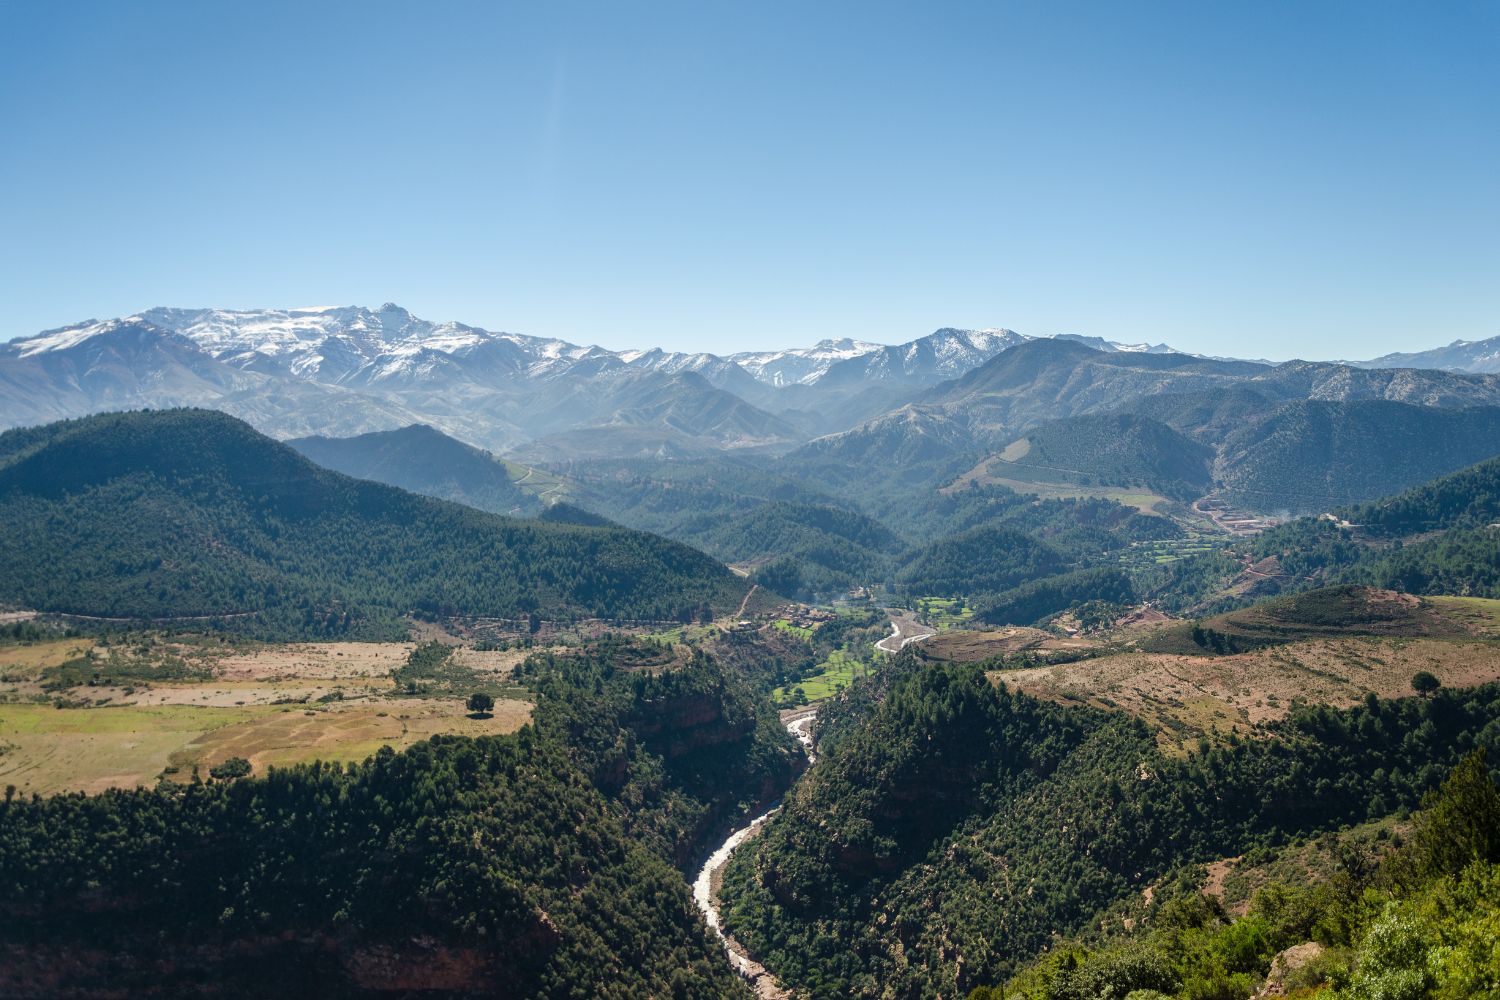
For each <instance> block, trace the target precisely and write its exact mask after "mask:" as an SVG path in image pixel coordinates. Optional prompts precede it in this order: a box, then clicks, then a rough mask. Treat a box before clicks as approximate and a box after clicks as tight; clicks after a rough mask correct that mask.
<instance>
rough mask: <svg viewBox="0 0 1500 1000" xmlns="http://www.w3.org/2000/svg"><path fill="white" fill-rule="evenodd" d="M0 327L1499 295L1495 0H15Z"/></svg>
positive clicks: (696, 325)
mask: <svg viewBox="0 0 1500 1000" xmlns="http://www.w3.org/2000/svg"><path fill="white" fill-rule="evenodd" d="M0 192H3V193H0V307H3V308H0V340H3V339H8V338H10V337H15V336H20V335H24V334H31V333H34V332H36V331H38V330H41V329H44V328H48V327H53V326H59V325H62V324H65V323H69V322H75V321H77V320H80V319H84V318H88V317H95V316H97V317H105V316H117V315H125V314H128V313H130V312H133V311H136V310H139V309H143V308H146V307H148V306H152V305H181V306H207V305H213V306H224V307H255V306H298V305H321V304H355V303H358V304H367V305H372V306H373V305H379V304H380V303H382V302H385V301H388V300H389V301H395V302H398V303H400V304H402V305H405V306H406V307H408V308H409V309H411V310H412V311H413V312H416V313H417V314H419V315H422V316H425V317H428V318H432V319H457V320H461V321H464V322H468V323H474V324H477V325H481V326H485V327H488V328H490V329H497V330H510V331H515V332H521V333H530V334H536V335H542V336H559V337H565V338H568V339H570V340H574V341H581V342H588V343H599V344H603V345H605V346H608V347H615V348H620V347H628V346H650V345H660V346H663V347H667V348H675V349H698V350H714V351H719V352H729V351H732V350H736V349H744V348H752V347H781V346H790V345H793V344H801V343H807V342H811V341H815V340H818V339H820V338H823V337H831V336H853V337H860V338H864V339H869V340H876V341H882V342H899V341H902V340H907V339H911V338H912V337H916V336H920V335H922V334H924V333H927V332H930V331H931V330H933V329H934V328H936V327H939V326H1007V327H1010V328H1012V329H1015V330H1019V331H1021V332H1023V333H1031V334H1048V333H1059V332H1074V333H1084V334H1090V335H1097V336H1103V337H1107V338H1110V339H1115V340H1124V341H1138V340H1150V341H1153V342H1154V341H1166V342H1168V343H1171V344H1173V345H1176V346H1179V347H1182V348H1184V349H1188V350H1193V351H1199V352H1204V353H1214V354H1235V355H1241V356H1246V355H1253V356H1265V357H1271V358H1277V359H1280V358H1286V357H1293V356H1297V357H1313V358H1329V357H1370V356H1373V355H1377V354H1381V353H1384V352H1386V351H1390V350H1395V349H1416V348H1425V347H1430V346H1435V345H1437V344H1441V343H1447V342H1448V341H1451V340H1453V339H1455V338H1464V339H1479V338H1484V337H1491V336H1495V335H1500V3H1495V2H1491V0H1485V2H1477V3H1467V2H1462V0H1454V2H1443V3H1420V2H1417V0H1411V2H1405V3H1383V2H1378V0H1377V2H1370V0H1360V2H1348V3H1336V2H1311V3H1309V2H1305V0H1298V2H1293V3H1274V2H1253V3H1252V2H1245V3H1218V2H1205V0H1191V2H1183V3H1174V2H1154V0H1142V2H1139V3H1134V2H1131V3H1122V2H1117V0H1108V2H1100V3H1066V2H1055V0H1038V2H1034V3H1033V2H1022V3H1016V2H1001V0H991V2H977V3H972V4H952V3H937V2H922V3H917V2H911V3H906V4H898V5H887V4H883V3H873V2H860V3H838V2H830V0H814V2H806V0H803V2H796V3H787V4H781V3H773V2H766V0H757V2H753V3H751V2H743V3H728V2H715V0H695V2H690V3H682V4H669V3H655V2H651V3H647V2H640V3H635V2H624V3H620V2H610V3H598V4H569V3H561V2H550V0H549V2H545V3H540V2H527V3H515V4H500V3H485V4H478V3H475V4H466V3H455V2H432V3H409V4H395V3H368V2H360V3H334V2H325V0H318V2H297V3H286V4H279V3H270V2H257V3H202V2H196V0H195V2H192V3H180V4H179V3H167V2H158V3H151V2H144V0H143V2H134V3H125V2H114V0H112V2H105V3H90V2H83V0H69V2H65V3H51V2H45V0H0Z"/></svg>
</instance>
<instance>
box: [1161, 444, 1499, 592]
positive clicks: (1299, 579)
mask: <svg viewBox="0 0 1500 1000" xmlns="http://www.w3.org/2000/svg"><path fill="white" fill-rule="evenodd" d="M1330 515H1331V517H1332V518H1334V519H1335V520H1330V519H1329V518H1326V517H1304V518H1298V519H1296V520H1293V521H1289V522H1288V523H1286V524H1283V525H1280V526H1278V527H1275V528H1272V529H1271V530H1269V531H1266V532H1264V533H1262V534H1260V535H1258V536H1256V537H1255V538H1252V539H1248V540H1245V541H1243V542H1239V543H1237V544H1236V545H1235V546H1234V550H1233V551H1232V552H1230V553H1227V554H1226V553H1222V552H1215V553H1208V554H1205V555H1201V556H1195V557H1192V558H1189V559H1184V560H1181V561H1180V562H1178V563H1176V564H1174V565H1172V566H1169V567H1162V568H1159V569H1155V570H1153V571H1150V572H1147V573H1144V574H1140V575H1139V576H1140V578H1139V579H1138V580H1137V586H1138V588H1139V589H1140V590H1141V591H1142V593H1143V594H1145V595H1148V596H1150V597H1152V598H1154V599H1156V600H1158V601H1160V602H1161V603H1162V604H1163V605H1164V606H1166V607H1168V608H1172V609H1175V610H1179V611H1191V612H1197V613H1202V612H1207V611H1217V610H1223V609H1224V608H1225V607H1227V606H1233V605H1236V604H1246V603H1249V602H1250V601H1252V600H1254V599H1255V598H1256V597H1260V596H1264V595H1266V594H1270V593H1277V592H1279V591H1295V590H1303V589H1308V588H1311V587H1317V586H1322V585H1326V584H1336V583H1355V584H1362V585H1365V586H1371V587H1383V588H1388V589H1392V590H1399V591H1403V592H1406V593H1411V594H1424V595H1429V594H1457V595H1467V596H1473V597H1500V528H1496V527H1494V525H1495V524H1497V523H1500V459H1492V460H1489V461H1485V462H1480V463H1479V464H1478V465H1474V466H1472V467H1470V468H1468V469H1463V470H1461V471H1459V472H1455V473H1452V474H1450V475H1447V476H1443V477H1441V478H1439V479H1436V480H1433V481H1432V482H1430V483H1426V484H1424V485H1421V486H1417V487H1413V488H1412V489H1409V490H1406V491H1404V492H1402V493H1398V494H1396V495H1395V496H1392V497H1387V498H1385V499H1382V500H1373V501H1370V502H1368V503H1363V504H1358V505H1355V506H1351V507H1342V508H1337V509H1335V510H1333V511H1331V512H1330ZM1265 560H1274V565H1271V566H1269V572H1265V571H1261V572H1259V573H1258V575H1257V577H1256V578H1255V579H1254V580H1253V581H1252V582H1253V586H1251V587H1249V588H1245V589H1243V590H1242V591H1240V592H1239V593H1238V594H1234V595H1231V594H1229V593H1228V592H1227V587H1228V585H1229V583H1230V582H1231V580H1233V579H1234V578H1235V577H1236V576H1237V575H1239V574H1241V573H1242V572H1243V571H1244V570H1245V568H1246V566H1247V565H1249V564H1255V565H1263V561H1265Z"/></svg>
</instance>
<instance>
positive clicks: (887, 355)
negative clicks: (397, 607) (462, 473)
mask: <svg viewBox="0 0 1500 1000" xmlns="http://www.w3.org/2000/svg"><path fill="white" fill-rule="evenodd" d="M131 324H136V325H150V326H153V327H156V328H158V329H160V330H163V331H166V332H168V333H174V334H177V335H179V336H182V337H185V338H187V339H188V340H190V341H192V342H193V343H194V344H196V345H198V346H199V347H200V348H202V349H203V350H204V351H205V352H206V353H207V354H209V355H210V356H211V357H213V358H215V359H216V360H218V361H221V362H224V363H226V364H229V365H232V366H233V367H236V368H240V369H242V370H247V371H259V372H271V371H275V372H280V373H284V374H288V375H294V376H296V377H298V378H303V379H306V380H308V381H312V382H318V383H323V384H329V385H364V384H376V383H380V382H384V381H390V380H398V381H420V380H422V379H424V378H429V377H432V376H434V375H435V374H437V373H438V372H440V371H441V369H442V368H443V367H444V366H445V365H446V364H447V363H449V362H450V361H452V360H464V359H468V360H478V358H476V357H475V356H476V355H484V356H485V357H484V359H483V360H484V361H485V362H486V364H487V365H489V366H492V367H496V368H498V369H499V370H500V371H503V372H504V373H505V374H506V375H515V376H524V377H526V378H541V379H546V378H552V377H556V376H557V375H560V374H562V373H564V372H568V371H571V370H573V369H575V368H579V367H582V368H585V369H588V370H589V371H590V372H597V371H599V370H601V369H608V368H616V367H620V366H623V367H624V368H628V369H633V370H636V371H655V372H662V373H665V374H677V373H680V372H697V373H699V374H703V375H705V377H708V378H710V380H714V381H717V380H724V379H727V378H729V377H730V376H728V375H727V374H726V373H727V372H728V371H729V368H730V366H734V367H737V368H739V369H741V370H742V371H744V372H745V373H746V374H748V375H749V376H750V377H751V378H753V379H755V380H756V381H758V382H762V383H764V384H766V385H769V386H772V387H782V386H790V385H816V384H817V383H818V382H820V381H822V380H823V379H824V378H825V377H826V376H827V375H828V373H829V372H830V370H834V369H838V370H839V372H840V373H841V375H842V377H845V378H848V377H850V376H852V375H853V374H854V373H855V372H859V373H860V374H861V375H863V376H865V377H874V378H877V379H878V378H902V377H908V376H917V377H920V376H922V375H926V374H928V373H934V374H938V375H942V376H952V375H956V374H962V373H963V372H965V371H968V370H969V369H970V368H973V367H974V366H975V365H977V364H982V363H983V362H984V361H987V360H988V359H989V358H991V357H994V356H995V355H996V354H998V353H999V352H1000V351H1002V350H1004V349H1005V348H1007V347H1012V346H1014V345H1015V344H1018V343H1021V342H1022V341H1024V340H1027V339H1030V338H1028V337H1026V336H1024V335H1022V334H1019V333H1015V332H1013V331H1010V330H1004V329H989V330H960V329H954V328H951V327H945V328H943V329H940V330H938V331H936V332H935V333H932V334H930V335H928V336H926V337H922V338H920V339H918V340H914V341H910V342H908V343H905V344H899V345H895V346H887V345H883V344H876V343H870V342H867V341H859V340H852V339H849V338H844V339H840V340H823V341H820V342H819V343H817V344H815V345H813V346H812V347H793V348H788V349H786V350H781V351H746V352H741V353H737V354H730V355H715V354H708V353H697V354H689V353H681V352H672V351H664V350H661V349H660V348H650V349H646V350H624V351H610V350H608V349H606V348H603V347H597V346H588V347H585V346H580V345H578V344H572V343H569V342H567V341H563V340H554V339H547V338H542V337H530V336H525V335H522V334H516V333H504V332H498V333H497V332H492V331H489V330H484V329H481V328H479V327H474V326H466V325H464V324H462V323H454V322H443V323H437V322H432V321H430V320H425V319H420V318H418V317H416V316H413V315H412V314H411V313H410V312H408V311H407V310H405V309H403V308H401V307H400V306H398V305H395V304H394V303H389V302H388V303H386V304H385V305H383V306H381V307H380V308H379V309H367V308H364V307H361V306H316V307H310V308H303V309H254V310H229V309H173V308H164V307H157V308H154V309H147V310H145V311H144V312H141V313H137V314H135V315H133V316H128V317H125V318H123V319H117V320H109V321H104V322H100V321H98V320H88V321H86V322H83V323H78V324H75V325H73V326H67V327H63V328H61V329H57V330H49V331H46V332H44V333H41V334H38V335H37V336H35V337H27V338H21V339H18V340H15V341H12V342H11V343H10V344H9V345H7V346H8V347H9V348H10V349H12V350H15V351H17V352H19V356H20V357H26V358H29V357H35V356H36V355H39V354H43V353H47V352H54V351H61V350H67V349H69V348H73V347H76V346H78V345H80V344H82V343H83V342H84V341H87V340H89V339H90V338H93V337H96V336H99V335H101V334H106V333H109V332H111V331H112V330H115V329H118V328H119V327H120V326H122V325H131ZM1064 336H1065V337H1071V338H1072V339H1078V340H1081V341H1084V342H1086V343H1088V344H1089V345H1090V346H1092V347H1095V348H1096V349H1101V350H1120V351H1137V350H1152V351H1164V350H1165V351H1169V350H1170V348H1166V347H1164V346H1158V347H1146V346H1144V345H1128V344H1114V343H1111V342H1108V341H1104V340H1102V339H1100V338H1093V337H1091V338H1083V337H1076V336H1073V335H1064ZM856 359H862V362H863V363H860V364H857V365H851V366H844V367H840V366H841V363H846V362H851V361H855V360H856Z"/></svg>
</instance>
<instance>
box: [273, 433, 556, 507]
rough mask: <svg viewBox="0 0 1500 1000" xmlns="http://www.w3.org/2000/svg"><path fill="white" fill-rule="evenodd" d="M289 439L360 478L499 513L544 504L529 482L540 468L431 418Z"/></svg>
mask: <svg viewBox="0 0 1500 1000" xmlns="http://www.w3.org/2000/svg"><path fill="white" fill-rule="evenodd" d="M287 444H289V445H291V446H292V447H293V448H295V449H297V450H298V451H300V452H301V453H302V454H304V455H306V456H307V457H308V458H310V459H312V460H313V461H314V462H316V463H318V464H319V465H321V466H323V468H325V469H332V470H333V471H335V472H342V473H343V474H344V475H346V476H353V477H354V478H355V479H373V480H374V481H375V482H377V483H385V484H386V485H387V486H395V487H398V488H400V489H403V490H408V491H410V492H412V493H420V494H422V495H423V496H429V497H437V498H438V499H440V500H452V501H453V502H454V503H461V504H467V505H468V506H470V507H477V508H479V509H480V510H487V511H490V512H491V513H495V514H534V513H536V512H537V511H539V510H540V509H541V501H540V500H539V499H538V496H539V494H540V492H541V489H527V488H526V486H525V485H524V483H525V482H529V481H530V480H532V479H536V478H537V476H538V474H537V473H535V472H534V471H532V470H527V469H524V467H521V468H516V467H512V466H510V465H507V464H506V463H505V462H503V461H501V460H500V459H498V458H496V457H495V456H493V455H491V454H490V453H489V452H487V451H483V450H481V449H479V448H475V447H472V446H470V445H467V444H464V443H463V442H462V441H458V440H455V439H454V438H451V437H449V436H448V435H446V434H444V433H443V432H442V431H440V430H437V429H436V428H434V427H428V426H427V425H426V424H413V425H412V426H410V427H403V428H401V429H400V430H394V431H372V432H371V433H369V434H359V435H356V436H355V437H348V438H331V437H305V438H295V439H293V440H291V441H288V442H287ZM528 473H530V474H529V475H528ZM545 481H546V484H547V486H550V487H557V488H559V489H560V488H561V484H560V483H558V482H557V481H556V479H555V478H554V477H551V476H546V477H545ZM539 485H540V481H539Z"/></svg>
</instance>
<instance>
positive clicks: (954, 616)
mask: <svg viewBox="0 0 1500 1000" xmlns="http://www.w3.org/2000/svg"><path fill="white" fill-rule="evenodd" d="M913 604H914V607H915V610H916V613H917V620H918V621H921V622H922V623H924V624H926V625H931V626H932V627H933V628H935V629H938V630H942V629H949V628H963V627H965V626H967V625H968V624H969V622H970V621H972V620H973V618H974V609H973V608H971V607H969V606H968V605H967V604H964V603H963V602H962V601H961V600H960V599H959V598H957V597H919V598H917V599H916V601H915V602H913Z"/></svg>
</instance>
